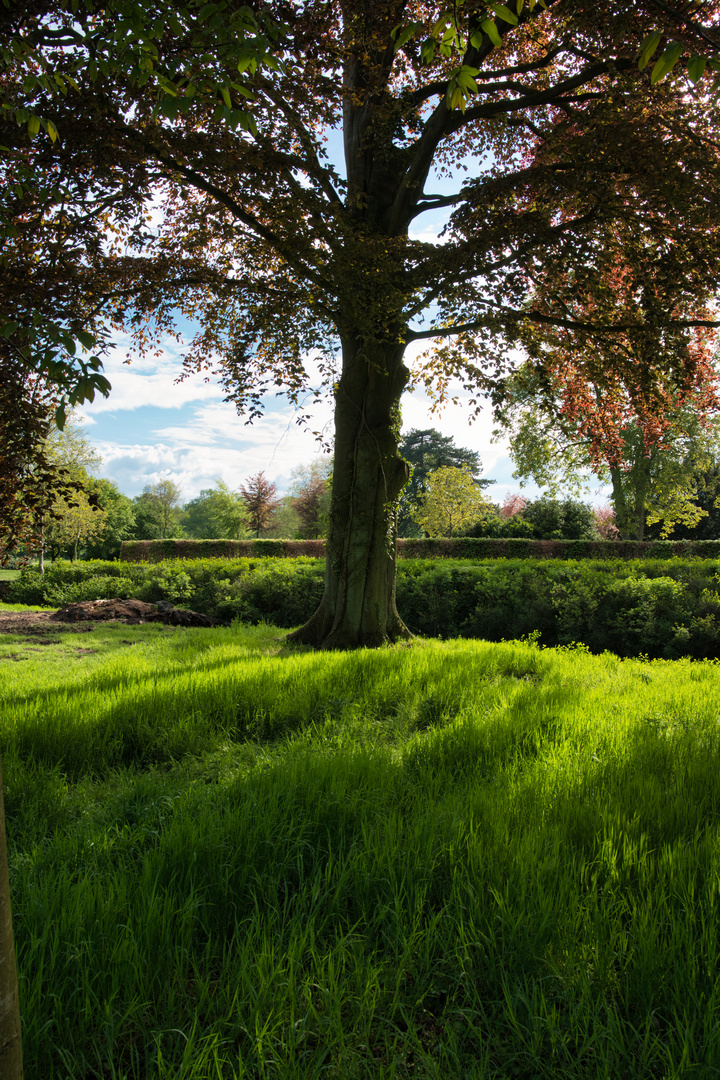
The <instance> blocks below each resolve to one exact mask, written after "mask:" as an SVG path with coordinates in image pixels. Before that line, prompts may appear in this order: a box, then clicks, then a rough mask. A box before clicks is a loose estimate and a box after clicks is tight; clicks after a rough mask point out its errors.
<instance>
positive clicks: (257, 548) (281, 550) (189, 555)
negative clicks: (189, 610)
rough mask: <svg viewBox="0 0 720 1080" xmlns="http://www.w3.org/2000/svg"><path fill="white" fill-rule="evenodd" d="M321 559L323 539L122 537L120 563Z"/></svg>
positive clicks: (323, 550)
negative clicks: (146, 538)
mask: <svg viewBox="0 0 720 1080" xmlns="http://www.w3.org/2000/svg"><path fill="white" fill-rule="evenodd" d="M303 555H304V556H306V557H308V558H313V559H315V558H322V557H323V556H324V555H325V541H324V540H123V542H122V544H121V545H120V559H121V561H122V562H133V563H137V562H149V563H158V562H165V561H167V560H168V559H253V558H254V559H266V558H268V557H272V558H276V559H295V558H299V557H300V556H303Z"/></svg>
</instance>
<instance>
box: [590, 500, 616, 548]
mask: <svg viewBox="0 0 720 1080" xmlns="http://www.w3.org/2000/svg"><path fill="white" fill-rule="evenodd" d="M595 528H596V529H597V531H598V535H599V537H600V539H601V540H617V539H618V537H619V536H620V531H619V529H618V527H617V525H616V524H615V511H614V510H613V508H612V506H610V504H609V503H606V504H605V505H604V506H598V507H596V508H595Z"/></svg>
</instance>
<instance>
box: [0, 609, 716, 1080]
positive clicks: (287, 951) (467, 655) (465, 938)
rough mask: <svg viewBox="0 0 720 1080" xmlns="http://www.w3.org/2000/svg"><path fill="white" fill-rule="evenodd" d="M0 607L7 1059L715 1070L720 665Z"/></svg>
mask: <svg viewBox="0 0 720 1080" xmlns="http://www.w3.org/2000/svg"><path fill="white" fill-rule="evenodd" d="M279 633H280V632H279V631H278V630H277V629H276V628H274V627H256V628H239V627H234V628H231V629H214V630H171V629H168V628H165V627H163V626H158V625H154V624H153V625H145V626H138V627H127V626H120V627H102V628H100V629H98V630H95V631H94V632H93V633H92V634H82V633H80V634H71V633H63V632H58V633H57V634H54V635H53V638H52V639H51V641H50V643H47V639H45V641H43V639H42V638H34V639H32V640H27V641H19V640H18V639H17V638H10V637H7V636H6V637H0V693H1V695H2V701H3V705H2V713H1V717H0V741H1V744H2V752H3V755H4V770H5V783H6V792H5V800H6V813H7V819H8V832H9V840H10V845H11V875H12V887H13V914H14V920H15V931H16V943H17V951H18V964H19V970H20V979H21V995H22V1014H23V1024H24V1048H25V1049H24V1054H25V1063H26V1075H27V1076H28V1077H33V1078H35V1077H42V1078H43V1080H53V1078H57V1080H70V1078H72V1080H85V1078H90V1077H94V1078H101V1077H102V1078H103V1080H105V1078H113V1080H121V1078H128V1080H129V1078H133V1080H155V1078H163V1080H171V1078H172V1080H181V1078H182V1080H211V1078H212V1080H221V1078H222V1080H224V1078H228V1080H229V1078H239V1077H243V1078H250V1077H252V1078H263V1080H265V1078H267V1080H270V1078H273V1080H275V1078H277V1080H286V1078H291V1077H292V1078H296V1080H308V1078H317V1080H320V1078H321V1077H322V1078H338V1080H341V1078H354V1077H357V1078H365V1077H372V1078H388V1080H389V1078H391V1077H393V1078H395V1077H396V1078H406V1077H407V1078H430V1077H432V1078H437V1080H448V1078H450V1080H453V1078H458V1080H460V1078H463V1080H465V1078H472V1077H476V1078H481V1077H482V1078H490V1077H492V1078H498V1080H499V1078H504V1077H522V1078H527V1080H531V1078H540V1077H542V1078H545V1077H547V1078H550V1077H553V1078H555V1077H559V1076H563V1077H571V1078H574V1077H583V1078H585V1077H586V1078H588V1080H590V1078H596V1077H607V1078H610V1077H612V1078H615V1077H620V1078H631V1077H636V1078H638V1080H641V1078H642V1080H646V1078H668V1080H673V1078H676V1077H677V1078H679V1077H688V1078H690V1077H692V1078H705V1077H707V1078H710V1077H718V1076H720V982H719V981H718V975H719V966H718V964H719V959H720V767H719V766H720V724H719V717H720V667H718V665H717V664H715V663H711V662H690V661H677V662H668V661H656V662H653V663H644V662H642V661H638V660H625V661H620V660H618V659H617V658H615V657H613V656H611V655H608V654H606V655H604V656H591V655H588V654H586V653H584V652H582V651H576V650H572V649H571V650H564V651H563V650H542V649H538V648H537V647H534V646H533V645H531V644H522V643H516V642H507V643H502V644H487V643H484V642H474V641H467V640H465V641H449V642H435V641H415V642H413V643H412V644H411V645H409V646H398V647H395V648H392V649H386V650H381V651H377V652H367V651H359V652H355V653H348V654H330V655H322V654H316V653H312V652H305V651H301V650H297V649H296V650H290V649H288V648H286V647H284V646H283V644H282V642H281V641H279V640H277V638H278V635H279Z"/></svg>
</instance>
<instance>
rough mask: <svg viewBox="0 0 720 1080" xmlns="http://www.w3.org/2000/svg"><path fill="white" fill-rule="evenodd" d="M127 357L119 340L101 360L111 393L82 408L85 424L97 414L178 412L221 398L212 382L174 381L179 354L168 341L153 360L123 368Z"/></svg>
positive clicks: (194, 378) (195, 378) (199, 379)
mask: <svg viewBox="0 0 720 1080" xmlns="http://www.w3.org/2000/svg"><path fill="white" fill-rule="evenodd" d="M127 355H128V342H127V340H125V339H122V340H120V341H118V343H117V345H116V347H115V348H114V349H112V350H111V351H110V353H109V354H108V356H107V357H106V358H105V360H104V368H105V375H106V376H107V378H108V379H109V381H110V383H111V384H112V390H111V391H110V396H109V397H107V398H103V397H100V396H98V397H96V398H95V401H94V402H92V403H87V404H85V405H83V412H84V413H85V415H86V416H87V418H88V422H89V423H93V422H94V420H95V418H96V417H97V416H98V415H99V414H101V413H107V412H117V411H118V410H124V409H137V408H140V407H141V406H143V405H161V406H162V407H163V408H166V409H179V408H181V407H182V406H183V405H187V404H188V403H189V402H194V401H211V400H218V399H220V398H222V391H221V389H220V387H219V386H218V385H217V383H216V382H215V381H214V380H211V381H209V382H205V381H204V379H203V378H202V377H201V376H191V377H190V378H188V379H186V380H185V381H184V382H181V383H178V382H177V381H176V380H177V378H178V376H179V375H180V373H181V371H182V350H181V347H180V346H179V345H178V344H177V342H174V341H172V339H170V338H166V339H164V340H163V343H162V347H161V349H160V352H159V355H157V356H156V355H154V354H153V355H152V356H150V355H146V356H141V357H133V359H132V361H131V363H129V364H126V363H125V360H126V359H127Z"/></svg>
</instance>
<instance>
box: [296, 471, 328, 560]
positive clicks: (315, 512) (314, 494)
mask: <svg viewBox="0 0 720 1080" xmlns="http://www.w3.org/2000/svg"><path fill="white" fill-rule="evenodd" d="M332 469H333V462H332V457H322V458H315V459H314V460H313V461H311V462H310V463H309V464H308V465H298V466H297V467H296V468H294V469H293V470H292V473H291V483H290V494H291V495H292V505H293V508H294V510H295V512H296V513H297V515H298V517H299V519H300V527H299V530H298V533H299V536H300V539H303V540H316V539H318V537H320V536H325V535H326V534H327V527H328V520H329V514H330V489H331V485H332Z"/></svg>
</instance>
